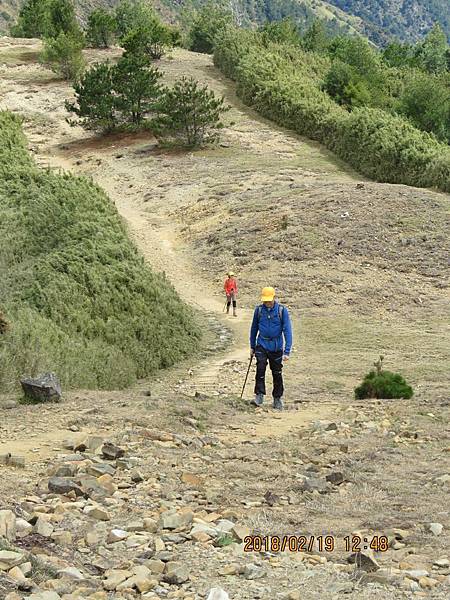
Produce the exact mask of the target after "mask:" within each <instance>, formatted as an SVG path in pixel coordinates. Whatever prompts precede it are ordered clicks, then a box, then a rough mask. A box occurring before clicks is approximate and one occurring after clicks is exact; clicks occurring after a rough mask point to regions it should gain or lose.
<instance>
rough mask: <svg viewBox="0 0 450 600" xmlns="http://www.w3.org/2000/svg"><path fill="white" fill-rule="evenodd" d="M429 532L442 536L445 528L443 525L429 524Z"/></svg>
mask: <svg viewBox="0 0 450 600" xmlns="http://www.w3.org/2000/svg"><path fill="white" fill-rule="evenodd" d="M427 529H428V531H430V532H431V533H432V534H433V535H436V536H438V535H441V533H442V531H443V530H444V526H443V525H442V524H441V523H429V524H428V525H427Z"/></svg>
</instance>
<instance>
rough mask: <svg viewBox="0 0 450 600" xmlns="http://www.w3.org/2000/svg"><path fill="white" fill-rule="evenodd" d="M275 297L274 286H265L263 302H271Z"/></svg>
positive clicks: (262, 294)
mask: <svg viewBox="0 0 450 600" xmlns="http://www.w3.org/2000/svg"><path fill="white" fill-rule="evenodd" d="M274 298H275V290H274V289H273V287H265V288H263V289H262V292H261V302H271V301H272V300H273V299H274Z"/></svg>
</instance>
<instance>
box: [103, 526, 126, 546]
mask: <svg viewBox="0 0 450 600" xmlns="http://www.w3.org/2000/svg"><path fill="white" fill-rule="evenodd" d="M129 535H130V534H129V532H128V531H124V530H123V529H112V530H111V531H110V532H109V534H108V538H107V540H106V541H107V543H108V544H114V543H115V542H122V541H123V540H126V539H127V537H129Z"/></svg>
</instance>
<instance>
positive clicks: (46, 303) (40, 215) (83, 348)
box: [0, 112, 200, 390]
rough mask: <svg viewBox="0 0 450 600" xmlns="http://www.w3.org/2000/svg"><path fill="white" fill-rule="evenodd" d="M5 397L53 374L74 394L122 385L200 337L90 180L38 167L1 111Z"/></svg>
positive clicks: (171, 359)
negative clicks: (26, 378)
mask: <svg viewBox="0 0 450 600" xmlns="http://www.w3.org/2000/svg"><path fill="white" fill-rule="evenodd" d="M0 210H1V214H2V219H1V220H0V298H1V299H2V306H1V309H2V311H3V313H4V318H5V320H6V321H7V322H8V323H9V328H8V331H6V332H5V333H3V334H2V335H1V336H0V364H1V366H2V367H1V369H0V390H7V389H11V388H13V387H14V386H16V385H17V381H18V378H19V377H20V376H21V375H30V376H35V375H37V374H38V373H40V372H44V371H53V372H55V373H56V374H57V375H58V377H59V378H60V379H61V381H62V384H63V386H64V387H66V388H67V387H74V386H76V387H84V388H105V389H112V388H121V387H124V386H127V385H129V384H131V383H133V382H134V381H135V380H136V379H137V378H141V377H145V376H146V375H149V374H150V373H153V372H154V371H156V370H157V369H160V368H164V367H168V366H170V365H172V364H174V363H176V362H177V361H179V360H180V359H182V358H183V357H184V356H185V355H187V354H188V353H192V352H193V351H195V349H196V348H197V347H198V341H199V338H200V330H199V328H198V327H197V326H196V325H195V314H194V313H193V311H191V310H190V309H189V308H188V307H186V306H185V305H184V304H183V303H182V302H181V301H180V299H179V297H178V296H177V294H176V292H175V290H174V289H173V287H172V286H171V285H170V283H169V282H168V281H167V280H166V279H165V277H164V276H163V275H160V274H156V273H153V272H152V271H151V270H150V269H149V268H148V266H147V265H146V264H145V263H144V260H143V258H142V257H141V256H140V255H139V253H138V252H137V250H136V248H135V247H134V246H133V245H132V243H131V242H130V241H129V239H128V237H127V235H126V232H125V229H124V226H123V224H122V222H121V220H120V218H119V216H118V214H117V211H116V209H115V208H114V206H113V204H112V203H111V202H110V201H109V199H108V198H107V196H106V195H105V193H104V192H103V191H102V190H101V189H100V188H99V187H97V186H96V185H94V184H93V183H92V182H91V181H90V180H88V179H85V178H80V177H74V176H72V175H69V174H63V175H57V174H55V173H53V172H51V171H49V170H46V171H43V170H40V169H38V168H37V167H36V165H35V164H34V162H33V160H32V159H31V158H30V155H29V153H28V151H27V149H26V140H25V138H24V136H23V134H22V132H21V127H20V122H19V120H18V119H17V117H15V116H13V115H11V114H10V113H7V112H2V113H0Z"/></svg>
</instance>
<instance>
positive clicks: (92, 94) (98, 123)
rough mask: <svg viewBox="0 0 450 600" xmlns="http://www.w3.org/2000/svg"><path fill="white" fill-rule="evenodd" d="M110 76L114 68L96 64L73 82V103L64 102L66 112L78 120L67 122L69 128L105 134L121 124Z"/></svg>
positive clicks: (108, 65)
mask: <svg viewBox="0 0 450 600" xmlns="http://www.w3.org/2000/svg"><path fill="white" fill-rule="evenodd" d="M113 74H114V67H113V66H112V65H110V64H109V63H107V62H104V63H96V64H94V65H93V66H92V67H91V68H90V69H88V70H87V71H86V72H85V73H84V74H83V75H82V77H81V78H80V80H79V81H78V82H76V83H75V85H74V91H75V102H69V101H68V100H66V103H65V106H66V109H67V110H68V111H69V112H71V113H73V114H75V115H76V116H77V117H78V120H76V119H68V121H69V123H70V124H71V125H81V127H83V128H84V129H87V130H92V131H100V132H102V133H108V132H111V131H113V130H114V129H115V128H116V127H117V126H118V125H119V124H120V120H119V115H118V114H117V111H116V98H115V96H114V93H113V89H114V80H113Z"/></svg>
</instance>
